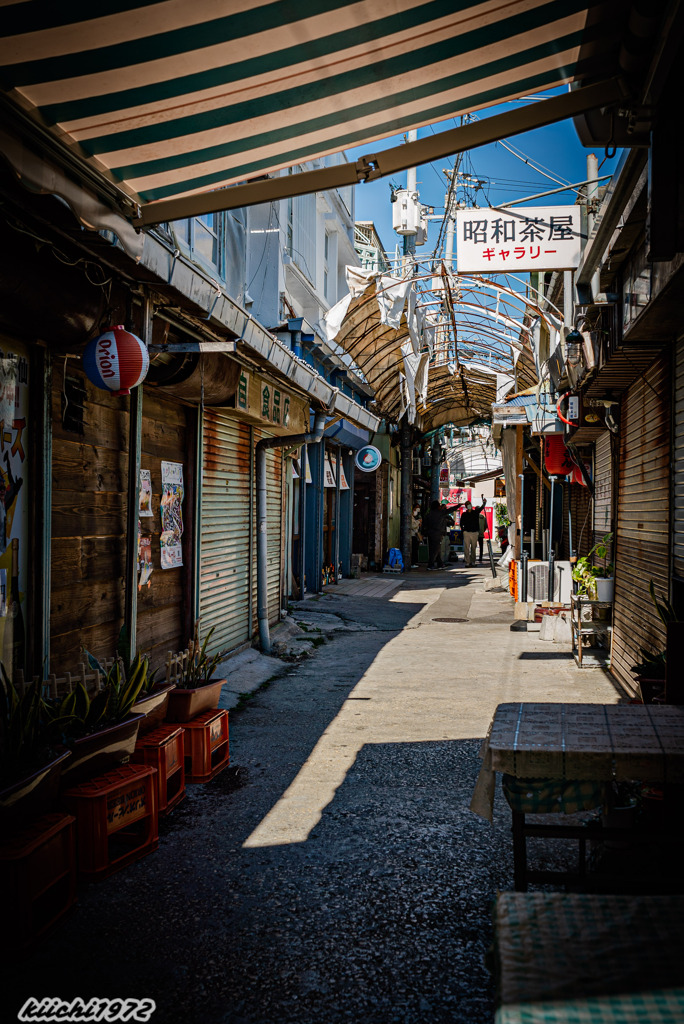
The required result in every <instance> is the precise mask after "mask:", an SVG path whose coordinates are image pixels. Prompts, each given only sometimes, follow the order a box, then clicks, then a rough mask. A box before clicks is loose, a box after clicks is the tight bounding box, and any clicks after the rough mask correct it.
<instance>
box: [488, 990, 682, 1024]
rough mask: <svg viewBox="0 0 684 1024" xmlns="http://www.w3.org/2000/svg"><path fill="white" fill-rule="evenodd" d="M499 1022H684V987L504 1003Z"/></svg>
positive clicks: (499, 1014) (667, 1023) (528, 1023)
mask: <svg viewBox="0 0 684 1024" xmlns="http://www.w3.org/2000/svg"><path fill="white" fill-rule="evenodd" d="M494 1019H495V1024H682V1021H684V988H676V989H667V990H666V989H663V990H661V991H658V992H646V993H644V994H636V995H627V996H609V997H607V998H605V999H571V1000H569V1001H568V1002H567V1003H524V1004H521V1005H520V1006H502V1007H501V1009H500V1010H498V1011H497V1013H496V1017H495V1018H494Z"/></svg>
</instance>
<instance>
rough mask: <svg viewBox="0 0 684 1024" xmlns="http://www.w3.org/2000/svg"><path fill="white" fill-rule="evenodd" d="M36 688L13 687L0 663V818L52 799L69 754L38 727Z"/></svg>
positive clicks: (28, 812) (32, 810)
mask: <svg viewBox="0 0 684 1024" xmlns="http://www.w3.org/2000/svg"><path fill="white" fill-rule="evenodd" d="M40 691H41V686H40V682H39V681H38V680H37V679H36V680H34V681H33V682H32V683H31V684H30V685H29V686H28V687H26V688H23V689H22V690H20V691H18V690H17V688H16V687H15V686H14V682H13V680H11V679H10V678H9V677H8V675H7V672H6V671H5V666H4V665H3V664H1V663H0V822H2V823H3V824H6V823H10V822H11V823H13V822H15V821H20V820H25V819H27V818H30V817H32V816H34V815H38V814H42V813H43V812H44V811H45V810H46V809H47V808H48V807H49V806H50V805H51V804H52V803H54V801H55V800H56V798H57V794H58V792H59V777H60V774H61V771H62V768H63V767H64V765H65V763H66V761H67V759H68V758H69V757H71V752H70V751H69V750H67V749H66V748H64V747H61V748H59V747H57V746H56V745H54V744H51V743H50V741H49V738H48V735H47V731H46V730H45V728H44V722H43V718H42V708H41V693H40Z"/></svg>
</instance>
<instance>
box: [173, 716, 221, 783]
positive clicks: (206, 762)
mask: <svg viewBox="0 0 684 1024" xmlns="http://www.w3.org/2000/svg"><path fill="white" fill-rule="evenodd" d="M183 728H184V729H185V780H186V782H209V781H210V780H211V779H213V778H214V777H215V776H216V775H218V773H219V772H220V771H223V769H224V768H226V767H227V766H228V765H229V764H230V754H229V751H228V712H227V711H205V712H204V714H202V715H198V716H197V718H193V719H192V721H190V722H183Z"/></svg>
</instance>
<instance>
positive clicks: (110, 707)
mask: <svg viewBox="0 0 684 1024" xmlns="http://www.w3.org/2000/svg"><path fill="white" fill-rule="evenodd" d="M86 658H87V660H88V665H89V667H90V668H91V669H94V670H95V671H96V672H98V673H99V675H100V685H99V687H98V689H97V691H96V692H95V693H94V694H93V695H92V696H91V695H90V694H89V693H88V691H87V690H86V688H85V686H84V685H83V683H79V684H78V686H76V688H75V689H74V690H72V691H71V692H70V693H67V694H66V695H65V696H64V697H45V698H43V701H42V708H43V713H44V716H45V720H46V723H47V729H48V734H49V735H50V736H51V737H52V738H53V739H59V740H61V742H63V743H65V744H66V745H69V743H70V742H73V741H74V740H76V739H79V738H80V737H82V736H87V735H90V734H91V733H94V732H97V731H98V730H100V729H105V728H107V727H108V726H110V725H117V724H118V723H119V722H123V721H124V719H126V718H127V717H128V716H129V715H130V713H131V709H132V707H133V705H134V704H135V702H136V700H137V699H138V697H139V696H140V693H141V692H142V691H143V687H144V686H145V683H146V681H147V676H148V669H149V661H148V659H147V657H144V656H142V655H140V654H136V656H135V658H134V659H133V661H132V662H131V663H130V665H128V668H126V666H125V664H124V663H123V662H122V661H121V659H120V658H118V657H117V658H115V659H114V664H113V665H112V667H111V668H110V669H105V668H104V667H103V666H102V665H101V664H100V662H99V661H98V660H97V658H95V657H93V655H92V654H90V653H89V652H88V651H86Z"/></svg>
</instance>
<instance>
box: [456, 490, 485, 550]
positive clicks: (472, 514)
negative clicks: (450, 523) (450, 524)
mask: <svg viewBox="0 0 684 1024" xmlns="http://www.w3.org/2000/svg"><path fill="white" fill-rule="evenodd" d="M481 498H482V504H481V505H480V506H478V508H473V506H472V504H471V503H470V502H469V501H466V504H465V511H464V512H461V530H462V531H463V554H464V557H465V564H466V566H473V565H475V548H476V546H477V540H478V537H479V534H480V512H482V510H483V509H484V507H485V505H486V504H487V502H486V500H485V496H484V494H482V495H481Z"/></svg>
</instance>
